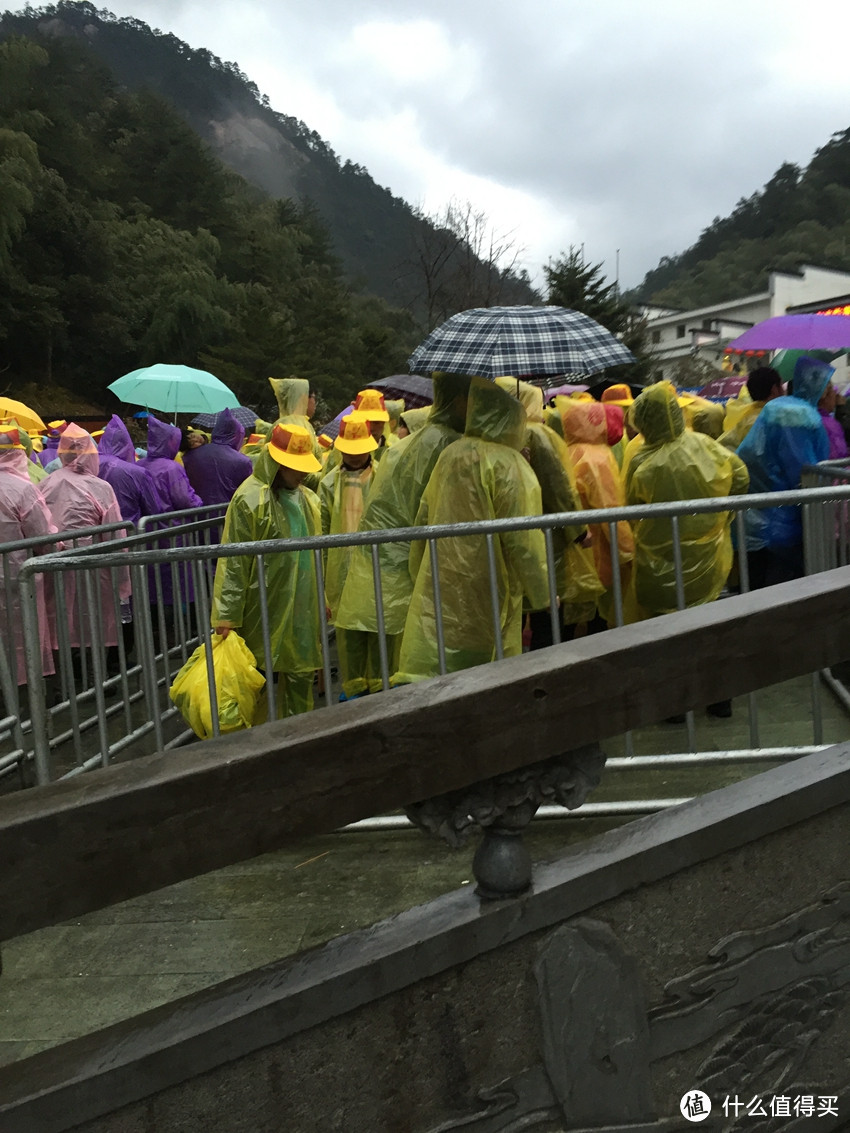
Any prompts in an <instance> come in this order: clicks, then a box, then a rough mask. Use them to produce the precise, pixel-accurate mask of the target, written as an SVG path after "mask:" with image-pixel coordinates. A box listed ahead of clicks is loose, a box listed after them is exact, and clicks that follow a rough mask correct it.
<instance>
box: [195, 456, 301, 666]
mask: <svg viewBox="0 0 850 1133" xmlns="http://www.w3.org/2000/svg"><path fill="white" fill-rule="evenodd" d="M279 469H280V465H279V464H278V463H277V462H276V461H275V459H274V457H273V456H272V455H271V454H270V453H269V451H268V449H264V450H263V452H262V453H260V455H259V456H258V457H257V462H256V464H255V465H254V471H253V474H252V475H251V476H249V477H248V479H247V480H245V481H244V482H243V483H242V484H241V485H240V486H239V487H238V488H237V489H236V493H235V494H234V496H233V499H232V500H231V502H230V506H229V507H228V509H227V515H226V517H225V520H224V534H223V536H222V540H221V541H222V543H250V542H253V541H255V540H262V539H298V538H306V537H309V536H312V535H318V534H320V533H321V520H320V517H319V501H318V498H317V497H316V495H315V493H313V492H311V491H309V489H307V488H304V487H303V486H302V487H299V488H296V489H295V490H294V491H288V490H287V489H285V488H275V487H273V484H274V479H275V476H276V475H277V473H278V470H279ZM265 580H266V600H267V603H268V618H269V637H270V643H271V666H272V670H273V671H274V672H276V673H287V674H289V673H296V674H297V673H300V674H305V677H306V676H307V675H309V680H310V683H311V684H312V674H313V673H314V672H315V670H316V669H318V668H319V667H320V666H321V664H322V653H321V648H320V643H319V602H318V594H317V591H316V570H315V566H314V562H313V552H312V551H286V552H281V553H279V554H275V555H267V556H266V558H265ZM211 622H212V624H213V626H216V627H218V626H226V627H228V628H229V629H236V630H238V631H239V634H240V635H241V636H242V637H243V638H244V640H245V643H246V644H247V646H248V648H249V649H250V650H251V652H252V653H253V654H254V656H255V657H256V659H257V667H258V668H260V669H263V670H265V668H266V655H265V650H264V648H263V631H262V620H261V607H260V585H259V577H258V573H257V559H256V557H255V556H253V555H249V556H245V557H242V556H239V557H236V558H230V559H220V560H219V562H218V565H217V567H216V572H215V587H214V591H213V606H212V615H211Z"/></svg>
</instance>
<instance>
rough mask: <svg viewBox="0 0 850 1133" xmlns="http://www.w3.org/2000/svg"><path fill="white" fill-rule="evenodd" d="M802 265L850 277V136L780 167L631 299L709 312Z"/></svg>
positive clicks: (661, 265) (667, 260)
mask: <svg viewBox="0 0 850 1133" xmlns="http://www.w3.org/2000/svg"><path fill="white" fill-rule="evenodd" d="M803 261H805V262H808V263H815V264H819V265H821V266H823V267H831V268H837V269H840V270H843V271H848V270H850V129H848V130H845V131H843V132H840V133H837V134H834V135H833V136H832V138H831V139H830V140H829V141H828V142H827V143H826V145H824V146H822V147H821V148H820V149H819V150H817V151H816V152H815V155H814V157H813V158H812V160H811V162H810V163H809V165H808V166H807V167H806V168H805V169H801V168H800V167H799V166H797V165H793V164H791V163H790V162H785V163H784V164H783V165H781V166H780V167H779V169H778V170H777V171H776V173H774V175H773V177H771V179H770V180H769V181H768V183H767V184H766V185H765V186H764V188H763V189H761V190H760V191H758V192H755V193H753V194H752V196H750V197H746V198H744V199H742V200H740V201H739V202H738V204H737V206H736V207H735V209H734V210H733V211H732V213H731V214H730V215H729V216H727V217H724V218H722V219H721V218H720V217H716V218H715V220H714V221H713V222H712V223H711V224H710V225H709V226H708V228H706V229H705V231H704V232H703V233H702V234H701V235H700V237H699V239H698V240H697V241H696V243H695V244H693V245H692V246H691V247H690V248H688V249H687V251H685V252H682V253H680V254H679V255H676V256H670V257H666V256H665V257H664V258H663V259H662V260H661V262H660V263H659V265H658V267H657V268H655V269H654V270H653V271H650V272H649V273H648V274H647V275H646V277H645V279H644V281H643V283H642V284H641V286H640V287H639V288H638V289H637V292H636V297H637V296H639V297H640V298H642V299H644V300H649V301H652V302H655V303H659V304H661V305H662V306H671V307H681V308H689V307H701V306H707V305H709V304H711V303H719V302H722V301H723V300H725V299H729V298H732V297H733V296H736V295H747V294H749V293H751V292H756V291H759V290H762V289H763V288H764V287H765V286H766V283H767V275H768V272H769V271H770V270H771V269H779V270H785V271H793V270H795V269H796V268H797V267H798V265H799V264H800V263H801V262H803Z"/></svg>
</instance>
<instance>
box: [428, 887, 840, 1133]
mask: <svg viewBox="0 0 850 1133" xmlns="http://www.w3.org/2000/svg"><path fill="white" fill-rule="evenodd" d="M534 974H535V976H536V980H537V986H538V993H539V1005H540V1016H541V1054H542V1061H541V1063H540V1064H538V1065H535V1066H531V1067H529V1068H528V1069H526V1070H525V1071H523V1072H522V1073H521V1074H518V1075H517V1076H516V1077H514V1078H512V1079H510V1080H508V1081H505V1082H501V1083H499V1084H498V1085H496V1086H493V1087H488V1088H487V1089H483V1090H481V1091H479V1092H478V1094H477V1095H476V1097H475V1099H474V1100H472V1101H471V1104H470V1110H469V1112H467V1113H465V1114H463V1115H461V1116H458V1117H457V1118H453V1119H450V1120H449V1121H446V1122H444V1123H442V1124H440V1125H439V1126H437V1127H434V1128H432V1129H431V1130H430V1131H429V1133H449V1131H450V1130H455V1129H464V1130H468V1131H470V1133H516V1131H519V1130H527V1129H538V1130H542V1129H544V1128H547V1129H564V1130H567V1129H568V1130H571V1131H575V1133H578V1131H591V1130H593V1131H595V1133H614V1130H617V1131H620V1133H625V1131H626V1130H628V1131H630V1133H642V1131H647V1133H648V1131H649V1130H655V1131H661V1130H668V1129H669V1130H673V1129H677V1130H681V1129H682V1128H683V1120H682V1118H681V1117H680V1115H679V1114H675V1115H671V1116H670V1117H659V1116H658V1115H657V1112H656V1109H655V1106H654V1103H653V1098H652V1092H651V1082H652V1076H651V1064H652V1062H654V1061H656V1060H658V1059H660V1058H664V1057H667V1056H669V1055H671V1054H675V1053H677V1052H679V1051H687V1050H690V1049H691V1048H693V1047H697V1046H699V1045H701V1044H703V1043H705V1042H706V1041H712V1042H713V1045H712V1047H711V1050H710V1052H709V1053H708V1055H707V1056H706V1057H705V1058H704V1059H703V1061H702V1063H701V1065H700V1066H699V1067H698V1069H697V1071H696V1072H695V1073H694V1075H693V1079H694V1080H693V1081H692V1082H684V1083H682V1086H683V1090H684V1089H687V1088H690V1087H695V1088H699V1089H700V1090H702V1091H704V1092H705V1093H707V1094H708V1095H709V1096H710V1097H712V1098H714V1099H715V1109H714V1110H713V1111H712V1115H711V1118H710V1119H709V1121H708V1122H706V1124H705V1125H703V1126H702V1128H704V1129H724V1130H727V1129H728V1130H732V1129H740V1128H741V1127H742V1126H741V1122H742V1121H744V1118H740V1117H739V1118H738V1119H737V1120H735V1118H734V1116H726V1115H724V1114H723V1112H722V1110H719V1109H718V1108H717V1107H718V1106H719V1101H720V1100H722V1099H723V1098H724V1097H726V1096H731V1095H735V1096H740V1097H742V1098H743V1097H745V1096H746V1098H747V1099H749V1098H750V1097H752V1096H753V1095H756V1094H760V1095H762V1096H764V1097H768V1096H777V1095H785V1096H791V1097H796V1096H800V1095H805V1094H809V1095H811V1094H812V1092H813V1087H815V1086H816V1085H817V1083H816V1082H815V1080H814V1078H815V1077H816V1071H815V1070H813V1069H812V1068H811V1067H809V1068H808V1070H807V1066H808V1060H809V1056H810V1055H811V1054H812V1052H813V1048H814V1047H815V1046H816V1044H817V1043H818V1042H819V1041H820V1040H821V1039H822V1038H823V1037H824V1035H825V1034H826V1033H827V1031H828V1030H829V1028H830V1027H831V1026H832V1025H833V1024H834V1023H835V1021H836V1018H837V1015H838V1012H839V1011H841V1010H842V1009H843V1008H845V1007H847V1006H848V1004H850V884H842V885H840V886H837V887H836V888H834V889H832V890H830V891H829V892H828V893H827V894H826V895H825V896H824V897H823V898H822V900H820V901H818V902H817V903H815V904H812V905H809V906H806V907H805V908H803V909H801V910H799V911H798V912H795V913H793V914H792V915H791V916H788V917H785V918H783V919H782V920H780V921H778V922H776V923H775V924H773V925H769V926H767V927H765V928H759V929H753V930H745V931H742V932H737V933H734V934H732V935H730V936H728V937H725V938H723V939H721V940H720V941H718V943H717V944H716V945H715V946H714V947H713V948H712V949H711V950H710V952H709V953H708V957H707V960H706V962H705V963H704V964H701V965H700V966H699V967H698V968H696V969H695V970H693V971H691V972H689V973H687V974H686V975H683V976H678V977H676V978H675V979H673V980H671V981H670V982H669V983H668V984H667V985H666V986H665V989H664V1000H663V1002H661V1003H659V1004H657V1005H655V1006H653V1007H652V1008H651V1009H649V1010H647V1008H646V1006H645V1004H644V1001H643V995H642V991H641V986H640V979H639V973H638V967H637V962H636V960H635V958H634V957H631V956H629V955H628V954H627V953H626V952H625V951H624V950H623V948H622V946H621V945H620V943H619V941H618V940H617V938H616V936H615V935H614V933H613V932H612V931H611V929H610V928H609V927H608V926H607V925H604V924H602V923H601V922H598V921H593V920H590V919H578V920H575V921H573V922H570V923H569V924H566V925H563V926H561V927H560V928H558V929H556V930H555V931H554V932H552V933H550V934H549V935H548V936H547V937H546V938H545V939H544V940H543V941H542V943H541V945H540V948H539V952H538V958H537V962H536V964H535V968H534ZM845 1038H846V1037H845ZM827 1041H829V1040H827ZM814 1053H815V1055H816V1053H817V1052H814ZM807 1074H808V1080H807ZM815 1092H816V1091H815ZM829 1093H830V1094H833V1095H838V1097H839V1098H840V1099H841V1101H842V1102H843V1103H844V1105H845V1106H846V1104H847V1100H848V1098H850V1078H848V1080H847V1081H845V1082H834V1083H833V1082H831V1083H829ZM848 1117H850V1114H848V1113H847V1112H842V1109H841V1105H839V1107H838V1113H837V1114H836V1115H822V1116H818V1118H817V1119H815V1120H816V1126H817V1129H818V1130H819V1131H823V1133H827V1131H828V1130H832V1129H838V1128H840V1127H843V1126H846V1125H847V1124H848ZM812 1120H813V1118H811V1117H805V1116H802V1117H800V1116H795V1115H793V1114H792V1115H790V1116H783V1117H777V1116H771V1115H770V1114H769V1113H766V1114H765V1115H763V1116H758V1115H750V1114H746V1115H745V1125H744V1127H745V1128H746V1129H747V1130H752V1131H753V1133H773V1131H774V1130H776V1131H781V1133H798V1131H799V1130H802V1128H803V1124H804V1123H805V1122H808V1123H809V1124H808V1125H807V1126H806V1127H807V1128H809V1127H810V1126H811V1122H812Z"/></svg>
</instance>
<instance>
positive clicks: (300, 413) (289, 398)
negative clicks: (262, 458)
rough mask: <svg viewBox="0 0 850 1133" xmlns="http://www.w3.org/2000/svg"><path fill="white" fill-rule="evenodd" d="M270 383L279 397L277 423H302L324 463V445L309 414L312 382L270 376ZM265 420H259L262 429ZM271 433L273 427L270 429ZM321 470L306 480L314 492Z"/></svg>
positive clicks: (305, 484)
mask: <svg viewBox="0 0 850 1133" xmlns="http://www.w3.org/2000/svg"><path fill="white" fill-rule="evenodd" d="M269 385H270V386H271V387H272V389H273V390H274V395H275V398H276V399H277V420H276V421H275V425H300V426H301V427H302V429H306V430H307V432H308V433H309V434H310V436H311V437H312V439H313V456H315V458H316V460H318V462H319V464H321V463H322V446H321V445H320V444H319V442H318V440H317V439H316V430H315V429H314V428H313V425H312V423H311V421H310V418H309V417H308V416H307V402H308V401H309V400H310V383H309V382H308V381H307V379H306V378H269ZM264 424H265V422H264V421H257V429H258V431H265V430H261V426H263V425H264ZM268 431H269V433H271V429H269V430H268ZM321 478H322V473H321V472H311V473H310V475H309V476H308V477H307V479H306V480H305V481H304V487H305V488H310V489H312V490H313V491H314V492H315V491H317V490H318V487H319V480H320V479H321Z"/></svg>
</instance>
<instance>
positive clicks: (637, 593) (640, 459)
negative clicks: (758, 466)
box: [626, 382, 749, 618]
mask: <svg viewBox="0 0 850 1133" xmlns="http://www.w3.org/2000/svg"><path fill="white" fill-rule="evenodd" d="M634 423H635V427H636V428H638V429H640V431H641V433H642V434H643V436H644V438H645V441H646V443H645V444H644V446H643V448H642V449H641V450H640V451H639V452H638V453H636V455H635V457H634V459H633V460H632V463H631V467H630V469H629V474H628V478H627V480H626V500H627V502H628V503H629V504H654V503H662V502H668V501H672V500H695V499H710V498H717V497H722V496H733V495H740V494H742V493H744V492H746V490H747V486H748V484H749V475H748V473H747V469H746V466H745V465H744V462H743V461H742V460H741V459H740V458H739V457H737V456H736V455H735V454H734V453H731V452H729V450H728V449H725V448H724V447H723V446H722V445H721V444H720V443H719V442H718V441H715V440H713V439H712V438H711V437H707V436H705V434H703V433H694V432H691V431H690V430H686V429H685V422H684V418H683V416H682V410H681V408H680V406H679V404H678V402H677V399H676V393H675V391H674V390H673V389H672V388H671V386H670V385H669V384H668V383H667V382H659V383H658V384H657V385H654V386H650V387H649V388H648V389H646V390H644V392H643V393H642V394H641V395H640V397H639V398H638V399H637V401H636V402H635V406H634ZM730 519H731V516H730V513H729V512H726V511H723V512H714V513H711V514H704V515H684V516H682V517H681V518H680V520H679V536H680V542H681V549H682V571H683V581H684V591H685V606H686V607H687V606H699V605H702V604H703V603H704V602H712V601H714V599H715V598H717V596H718V595H719V594H720V591H721V590H722V589H723V586H724V584H725V582H726V579H727V577H728V575H729V570H730V569H731V566H732V541H731V538H730V534H729V526H730ZM633 583H634V597H635V599H636V601H637V606H638V609H637V611H636V616H637V617H638V618H640V617H654V616H655V615H656V614H666V613H671V612H672V611H673V610H676V609H677V608H678V607H677V601H676V576H675V568H674V561H673V541H672V525H671V522H670V520H669V519H666V518H658V519H641V520H639V521H638V522H637V523H636V524H635V559H634V575H633Z"/></svg>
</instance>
